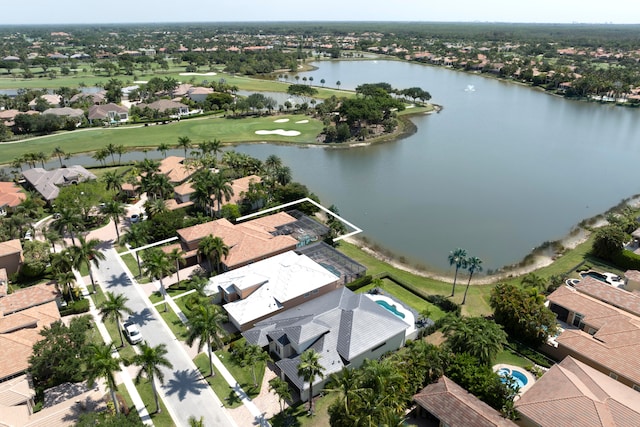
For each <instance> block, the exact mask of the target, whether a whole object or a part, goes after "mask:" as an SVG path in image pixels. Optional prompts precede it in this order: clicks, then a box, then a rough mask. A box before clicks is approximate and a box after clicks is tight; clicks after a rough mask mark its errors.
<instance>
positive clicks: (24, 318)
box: [0, 294, 60, 379]
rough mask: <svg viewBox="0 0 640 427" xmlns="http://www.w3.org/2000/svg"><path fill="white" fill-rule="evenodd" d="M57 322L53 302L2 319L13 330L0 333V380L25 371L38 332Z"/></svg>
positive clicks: (57, 313) (38, 335)
mask: <svg viewBox="0 0 640 427" xmlns="http://www.w3.org/2000/svg"><path fill="white" fill-rule="evenodd" d="M12 295H13V294H12ZM7 298H8V297H5V298H2V300H5V299H7ZM2 300H0V301H2ZM14 316H17V317H18V321H17V322H13V320H12V318H13V317H14ZM30 319H34V320H35V324H34V322H33V321H30V322H28V320H30ZM57 320H60V312H59V311H58V306H57V305H56V303H55V301H51V302H48V303H45V304H42V305H38V306H35V307H30V308H27V309H25V310H23V311H21V312H20V313H15V314H11V315H9V316H5V317H3V318H2V321H3V322H4V323H6V324H11V323H13V325H12V326H14V328H8V330H7V332H2V331H0V379H2V378H5V377H7V376H11V375H15V374H17V373H20V372H23V371H25V370H26V369H27V367H28V366H29V356H31V350H32V347H33V345H34V344H35V343H36V342H38V341H39V340H40V339H42V336H41V335H40V331H41V330H42V328H44V327H45V326H49V325H51V324H52V323H53V322H55V321H57ZM19 323H22V327H21V328H20V329H15V326H19V325H18V324H19Z"/></svg>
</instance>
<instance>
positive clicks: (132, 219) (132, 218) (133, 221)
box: [129, 214, 140, 223]
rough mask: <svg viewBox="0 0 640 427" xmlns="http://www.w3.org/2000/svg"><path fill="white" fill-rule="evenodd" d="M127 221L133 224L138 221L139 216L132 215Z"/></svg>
mask: <svg viewBox="0 0 640 427" xmlns="http://www.w3.org/2000/svg"><path fill="white" fill-rule="evenodd" d="M129 220H130V221H131V223H135V222H138V221H140V215H138V214H133V215H131V216H130V217H129Z"/></svg>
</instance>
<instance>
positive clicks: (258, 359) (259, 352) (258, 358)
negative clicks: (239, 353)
mask: <svg viewBox="0 0 640 427" xmlns="http://www.w3.org/2000/svg"><path fill="white" fill-rule="evenodd" d="M245 360H246V362H247V363H249V365H251V375H252V376H253V386H254V387H258V379H257V378H256V365H258V364H259V363H267V361H268V360H269V354H268V353H267V352H266V351H264V350H263V349H262V347H260V346H259V345H258V344H251V345H248V346H247V348H246V353H245Z"/></svg>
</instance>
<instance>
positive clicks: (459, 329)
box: [442, 316, 507, 366]
mask: <svg viewBox="0 0 640 427" xmlns="http://www.w3.org/2000/svg"><path fill="white" fill-rule="evenodd" d="M442 332H443V333H444V336H445V337H447V347H449V348H450V349H451V351H453V352H454V353H468V354H469V355H471V356H473V357H475V358H476V359H478V361H479V362H480V363H481V364H482V365H485V366H491V363H492V362H493V359H494V358H495V357H496V355H497V354H498V353H499V352H500V351H501V350H502V346H503V344H506V342H507V334H506V333H505V332H504V330H503V329H502V326H500V325H498V324H497V323H495V322H494V321H492V320H488V319H485V318H484V317H455V316H448V317H447V318H446V319H445V320H444V326H443V328H442Z"/></svg>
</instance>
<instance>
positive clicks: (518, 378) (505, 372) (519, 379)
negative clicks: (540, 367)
mask: <svg viewBox="0 0 640 427" xmlns="http://www.w3.org/2000/svg"><path fill="white" fill-rule="evenodd" d="M497 373H498V375H500V376H501V377H502V382H503V383H506V382H507V377H511V378H513V379H514V381H515V382H516V384H517V385H518V387H519V388H520V389H522V388H523V387H524V386H526V385H527V383H528V382H529V380H528V379H527V376H526V375H525V374H524V373H522V372H520V371H519V370H517V369H509V368H500V369H498V371H497Z"/></svg>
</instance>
